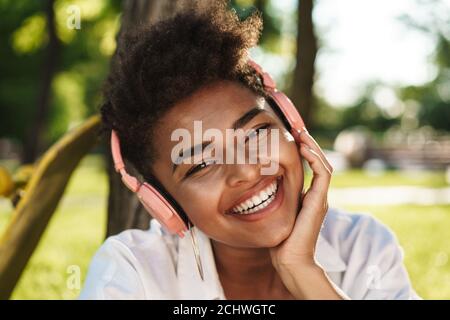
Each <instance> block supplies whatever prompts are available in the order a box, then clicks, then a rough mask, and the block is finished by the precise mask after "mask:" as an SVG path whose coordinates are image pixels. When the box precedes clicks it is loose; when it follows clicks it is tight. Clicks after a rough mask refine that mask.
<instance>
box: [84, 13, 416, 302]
mask: <svg viewBox="0 0 450 320" xmlns="http://www.w3.org/2000/svg"><path fill="white" fill-rule="evenodd" d="M261 27H262V22H261V19H260V17H259V16H258V15H257V14H254V15H252V16H251V17H249V18H248V19H246V20H245V21H239V19H238V18H237V16H236V14H235V13H234V12H232V11H229V10H227V9H226V8H225V7H224V6H221V5H218V6H212V7H211V8H210V9H209V10H208V9H206V10H203V11H198V10H197V11H196V10H187V11H185V12H183V13H181V14H178V15H177V16H175V17H174V18H171V19H168V20H165V21H162V22H160V23H158V24H156V25H153V26H152V27H150V28H146V29H140V30H138V31H136V32H134V33H133V34H129V35H126V36H125V37H124V38H123V39H122V40H123V41H124V45H123V46H122V48H121V50H120V51H119V53H118V56H117V61H116V64H115V66H114V67H113V68H112V71H111V75H110V77H109V79H108V81H107V86H106V90H105V100H106V103H105V104H104V106H103V107H102V110H101V113H102V119H103V122H104V126H105V128H106V130H107V132H111V130H114V131H115V132H116V133H117V136H118V137H119V138H120V146H121V149H122V154H123V156H124V157H125V158H126V159H127V160H129V162H130V163H132V164H133V165H134V166H135V167H136V168H137V169H138V171H139V172H140V173H141V175H142V176H143V178H144V179H145V180H146V181H149V182H150V181H157V182H158V183H159V184H160V185H161V186H162V187H163V188H164V189H165V190H166V192H167V193H168V194H169V195H170V196H171V197H172V198H173V199H174V200H175V201H176V203H178V204H179V206H180V207H181V208H182V209H183V210H184V212H185V213H186V215H187V217H188V219H189V223H190V224H192V225H193V226H194V227H192V228H191V229H190V231H191V232H195V234H191V236H189V235H188V234H186V236H185V237H180V236H179V235H176V234H175V235H173V234H171V233H169V232H168V231H167V230H166V229H165V228H163V227H162V225H161V224H160V223H159V222H158V221H157V220H155V219H153V220H152V222H151V226H150V228H149V230H147V231H141V230H127V231H124V232H122V233H120V234H119V235H115V236H112V237H110V238H108V239H107V240H106V241H105V243H104V244H103V245H102V246H101V248H100V249H99V250H98V252H97V254H96V255H95V257H94V258H93V260H92V262H91V266H90V270H89V273H88V276H87V279H86V282H85V286H84V288H83V290H82V293H81V295H80V298H81V299H349V298H352V299H411V298H418V296H417V295H416V294H415V292H414V290H413V289H412V287H411V284H410V281H409V279H408V275H407V272H406V269H405V267H404V265H403V262H402V258H403V256H402V251H401V248H400V246H399V244H398V242H397V240H396V238H395V236H394V235H393V233H392V232H391V231H390V230H389V229H388V228H387V227H385V226H384V225H382V224H381V223H380V222H378V221H377V220H375V219H374V218H372V217H370V216H368V215H359V214H348V213H344V212H341V211H339V210H336V209H331V208H328V203H327V192H328V186H329V182H330V179H331V173H332V167H331V166H330V164H329V163H328V161H327V159H326V157H325V155H324V153H323V152H322V150H321V149H320V147H319V145H318V144H317V143H316V142H315V141H314V138H313V137H312V136H311V135H309V133H308V132H307V131H306V130H301V131H300V132H299V133H298V135H297V136H296V137H293V135H292V134H293V133H292V132H290V131H289V130H288V129H287V128H286V126H285V123H284V122H283V121H282V119H281V118H280V116H279V114H277V113H276V112H275V111H274V109H273V108H272V107H271V104H270V103H269V95H268V93H267V90H266V88H265V87H264V86H263V83H262V81H261V78H260V77H259V75H258V73H257V72H256V70H255V69H254V68H253V67H252V66H251V64H250V63H249V56H248V50H249V49H250V48H251V47H253V46H255V45H256V43H257V40H258V37H259V34H260V30H261ZM196 121H201V124H202V129H203V130H207V129H214V130H216V132H217V131H218V132H222V133H225V131H226V130H228V129H233V128H234V129H236V128H240V129H242V130H244V132H246V133H249V132H250V133H251V134H256V137H257V138H258V135H259V134H260V132H261V130H260V129H269V131H267V132H270V130H273V129H274V130H277V132H279V133H280V134H279V140H278V142H277V143H278V154H277V157H276V159H275V158H269V162H274V163H275V162H276V165H277V166H276V170H275V171H274V172H273V173H272V174H262V170H261V167H262V166H263V164H261V162H257V163H253V164H250V163H231V164H230V163H218V162H215V161H209V159H208V158H204V157H200V160H199V161H193V162H189V161H186V162H182V163H174V159H173V156H172V155H173V150H174V148H175V147H176V145H177V143H178V141H173V139H172V134H173V132H175V131H176V130H178V129H184V130H187V131H188V132H189V133H190V134H191V136H195V135H196V133H195V129H196V128H195V122H196ZM224 136H225V134H224ZM268 136H270V133H268ZM294 138H295V139H296V140H297V143H296V142H295V141H294ZM245 141H247V140H245ZM201 142H204V143H205V145H206V144H208V143H209V142H211V141H208V140H204V141H203V140H202V141H201ZM224 145H226V144H224ZM223 148H224V153H225V152H228V151H229V150H225V149H226V147H223ZM302 159H304V160H305V161H306V163H307V164H308V165H309V166H310V167H311V169H312V171H313V181H312V183H311V186H309V188H307V190H306V192H305V191H303V190H304V185H303V180H304V172H303V167H302ZM264 202H267V203H264ZM124 214H126V213H125V212H124ZM193 240H194V241H193ZM193 249H194V250H193Z"/></svg>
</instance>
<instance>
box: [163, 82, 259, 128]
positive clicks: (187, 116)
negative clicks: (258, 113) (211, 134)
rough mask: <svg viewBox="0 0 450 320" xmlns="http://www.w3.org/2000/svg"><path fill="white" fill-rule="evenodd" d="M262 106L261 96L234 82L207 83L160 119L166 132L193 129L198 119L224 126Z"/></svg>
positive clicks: (206, 123)
mask: <svg viewBox="0 0 450 320" xmlns="http://www.w3.org/2000/svg"><path fill="white" fill-rule="evenodd" d="M258 106H259V107H260V108H265V106H264V99H263V98H262V97H259V96H258V95H256V94H255V93H253V92H252V91H251V90H249V89H247V88H245V87H243V86H242V85H239V84H235V83H233V82H225V83H220V84H218V85H215V86H210V87H207V88H205V89H203V90H200V91H199V92H196V93H195V94H194V95H192V96H191V97H189V98H188V99H185V100H184V101H182V102H180V103H178V104H177V105H176V106H174V107H173V108H172V109H171V110H170V111H169V112H168V113H167V114H166V116H165V119H162V120H163V121H161V123H162V124H163V127H164V129H165V130H164V131H165V133H166V134H165V135H166V136H167V135H168V134H171V131H173V130H176V129H181V128H183V129H187V130H194V124H195V122H198V121H201V122H202V124H203V127H204V128H206V129H209V128H216V129H219V130H220V129H226V128H227V127H228V128H229V126H230V125H231V123H232V122H233V121H234V119H235V118H238V117H239V116H240V115H241V114H242V113H245V112H246V111H247V110H250V109H252V108H255V107H258Z"/></svg>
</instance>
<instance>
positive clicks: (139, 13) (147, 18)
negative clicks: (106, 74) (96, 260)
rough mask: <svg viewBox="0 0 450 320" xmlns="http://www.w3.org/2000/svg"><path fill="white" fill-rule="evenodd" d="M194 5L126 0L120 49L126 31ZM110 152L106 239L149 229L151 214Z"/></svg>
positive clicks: (190, 0)
mask: <svg viewBox="0 0 450 320" xmlns="http://www.w3.org/2000/svg"><path fill="white" fill-rule="evenodd" d="M207 1H208V0H203V1H201V3H202V4H204V5H207ZM194 2H197V3H198V2H199V1H196V0H126V1H125V2H124V7H123V16H122V27H121V30H120V32H119V36H118V46H120V34H121V33H122V32H124V31H126V30H129V29H131V28H133V27H135V26H136V25H138V24H153V23H155V22H157V21H159V20H161V19H164V18H169V17H171V16H173V15H174V14H175V13H176V12H179V11H180V10H183V8H185V7H186V6H187V5H189V4H192V3H194ZM113 59H114V58H113ZM106 150H108V152H107V155H106V156H107V163H108V175H109V188H110V191H109V198H108V222H107V230H106V236H107V237H108V236H110V235H114V234H117V233H119V232H121V231H123V230H126V229H131V228H138V229H147V228H148V227H149V221H150V215H149V214H148V213H147V211H145V209H144V208H143V207H142V205H141V204H140V202H139V200H138V199H137V197H136V196H135V195H134V194H132V193H131V192H130V191H129V190H128V189H127V188H126V187H125V186H124V185H123V183H122V181H121V178H120V175H119V174H118V173H116V172H115V171H114V165H113V164H112V159H111V153H110V146H109V144H107V147H106ZM127 170H128V172H129V173H131V174H133V175H135V176H137V177H139V178H140V179H142V177H141V176H140V175H139V174H138V173H137V171H136V169H134V168H133V167H132V166H131V164H129V163H127ZM141 181H142V180H141Z"/></svg>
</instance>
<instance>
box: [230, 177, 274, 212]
mask: <svg viewBox="0 0 450 320" xmlns="http://www.w3.org/2000/svg"><path fill="white" fill-rule="evenodd" d="M277 183H278V182H277V181H274V182H273V183H272V184H271V185H270V186H268V187H267V188H266V189H264V190H262V191H261V192H260V193H259V194H257V195H254V196H253V197H252V198H250V199H247V200H246V201H244V202H242V203H240V204H239V205H237V206H235V207H234V208H233V210H232V211H233V212H234V213H237V214H249V213H254V212H256V211H258V210H261V209H263V208H265V207H267V206H268V205H269V204H270V203H271V202H272V201H273V200H274V198H275V192H276V191H277V189H278V184H277ZM249 208H251V209H249Z"/></svg>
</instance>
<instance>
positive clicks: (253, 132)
mask: <svg viewBox="0 0 450 320" xmlns="http://www.w3.org/2000/svg"><path fill="white" fill-rule="evenodd" d="M269 127H270V124H269V123H266V124H264V125H262V126H261V127H259V128H256V129H252V130H251V131H250V133H249V134H248V135H247V136H246V137H245V142H247V141H248V140H249V139H253V138H255V137H256V136H257V135H259V134H260V133H261V132H262V130H263V129H267V128H269Z"/></svg>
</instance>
